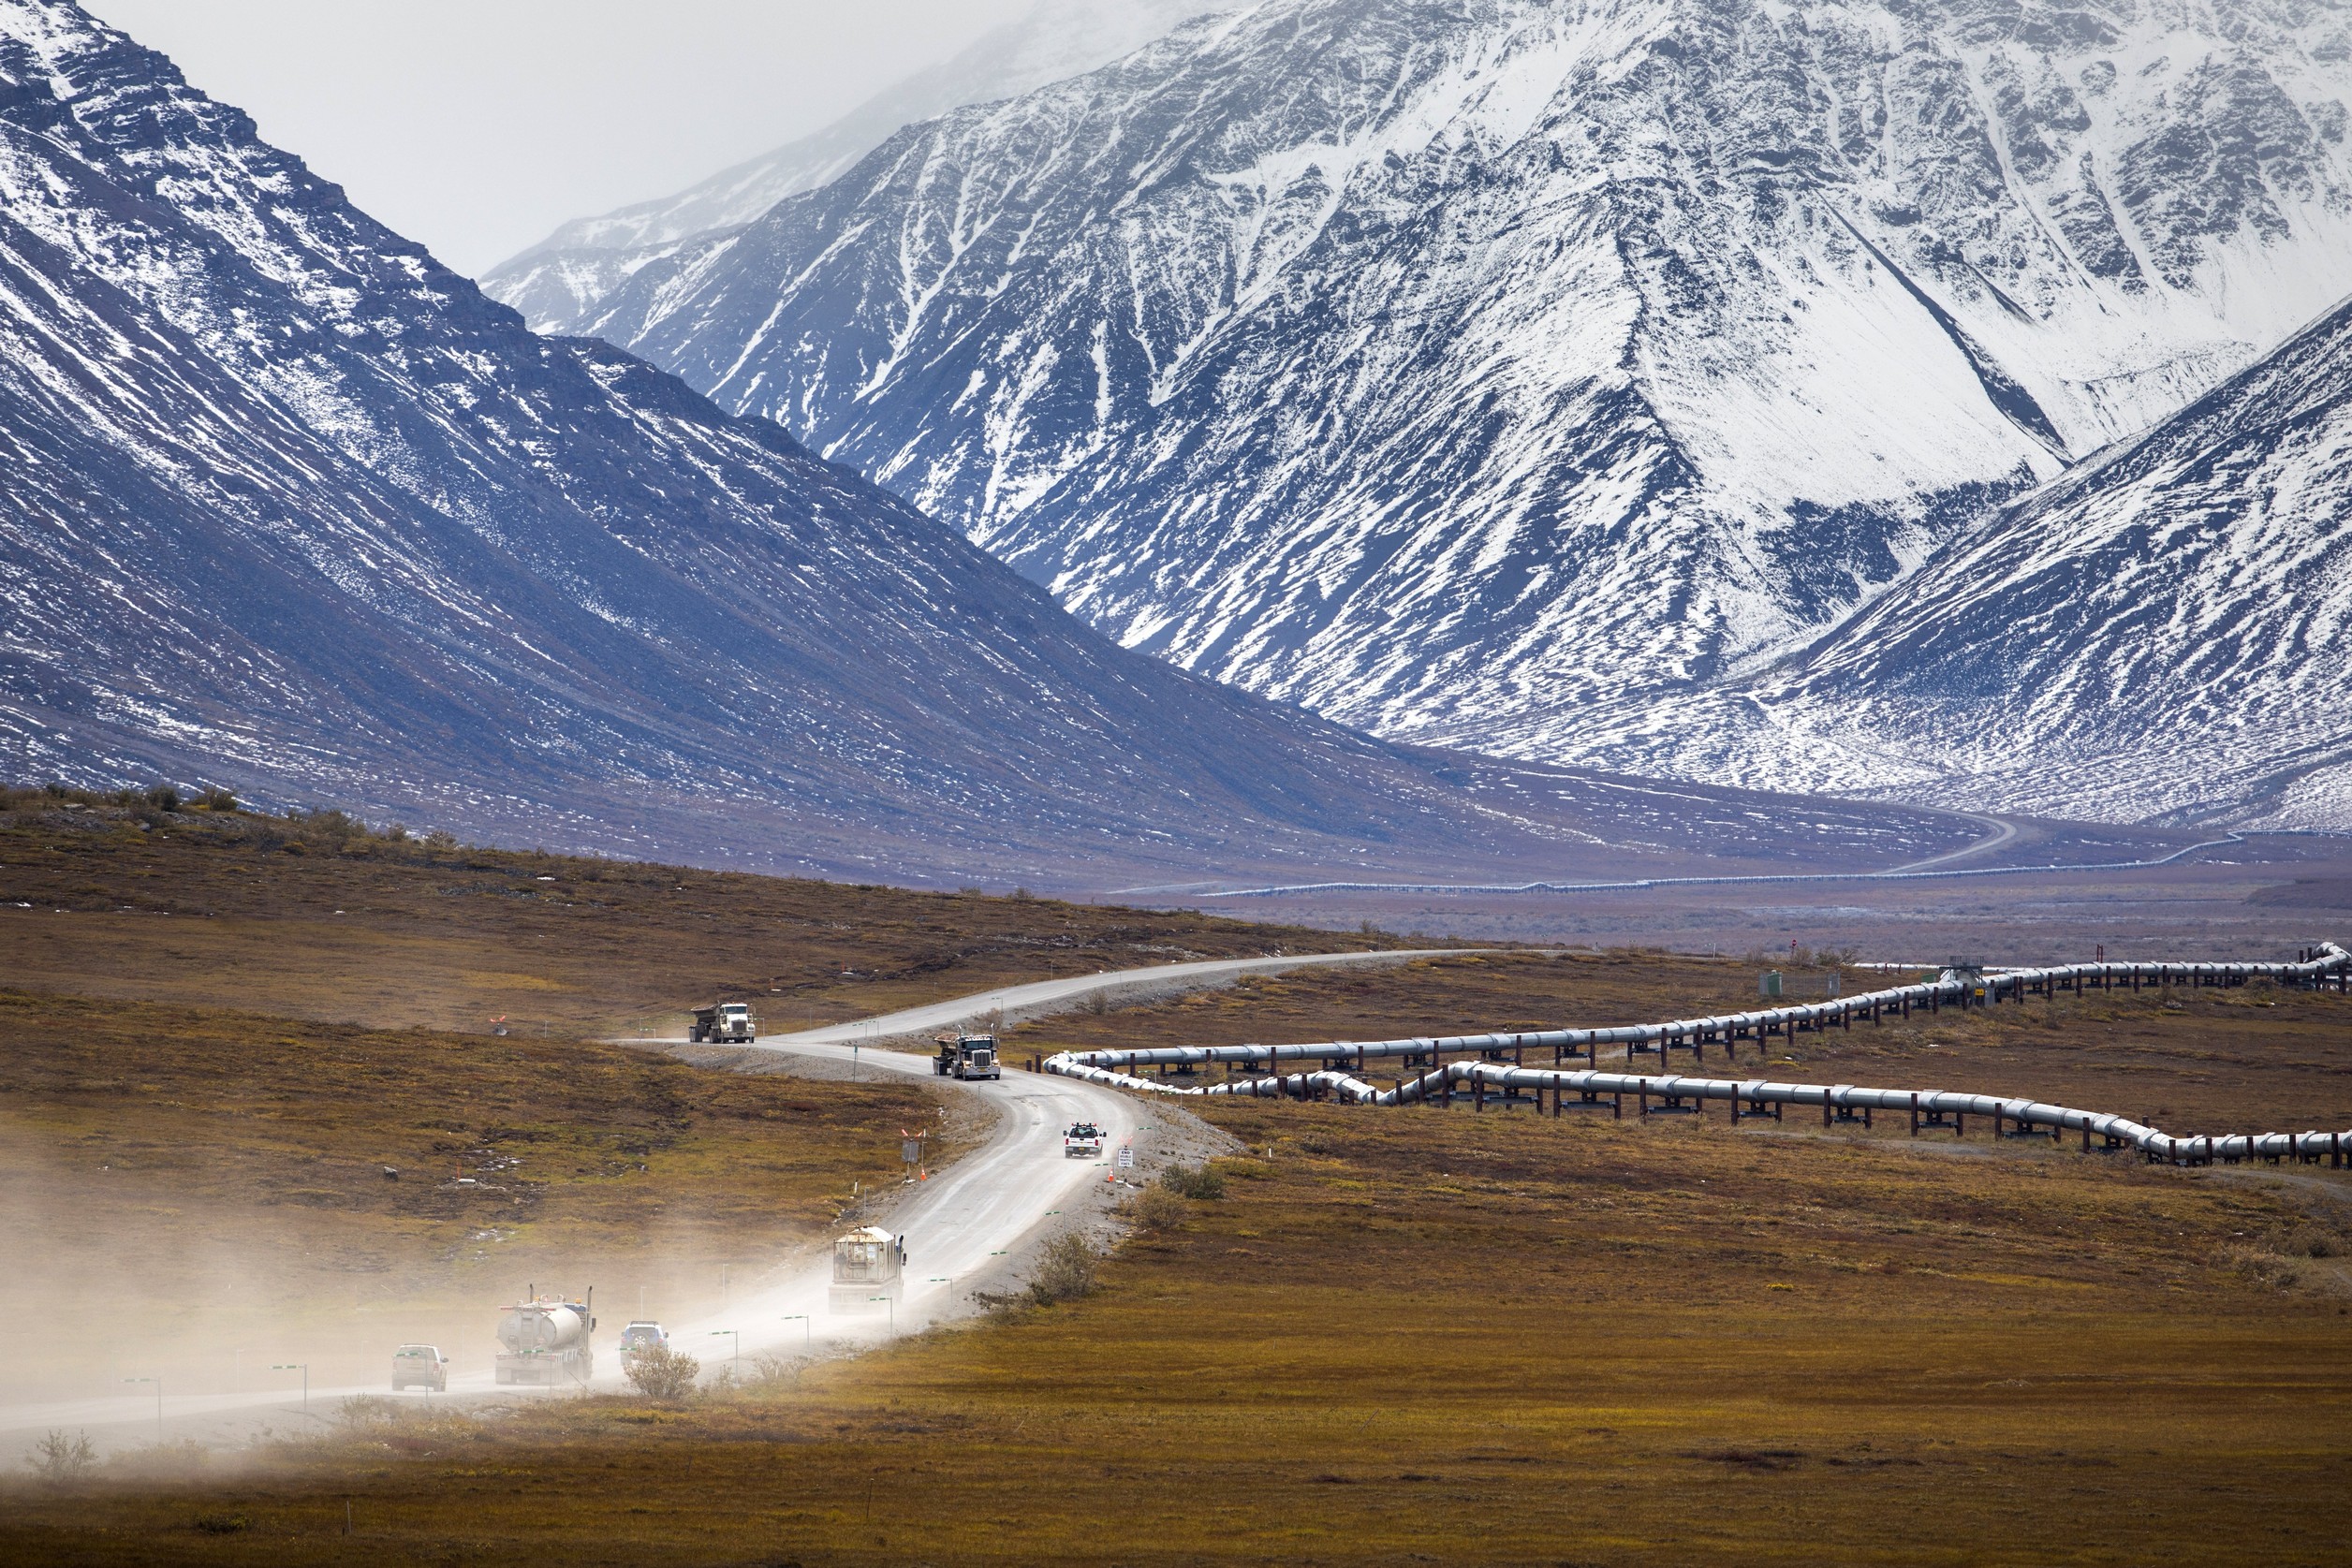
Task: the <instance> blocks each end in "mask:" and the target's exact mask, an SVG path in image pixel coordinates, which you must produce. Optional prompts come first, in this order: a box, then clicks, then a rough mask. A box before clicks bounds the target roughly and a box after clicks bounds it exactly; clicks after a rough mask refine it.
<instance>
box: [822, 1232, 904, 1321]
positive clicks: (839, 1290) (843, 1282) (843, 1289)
mask: <svg viewBox="0 0 2352 1568" xmlns="http://www.w3.org/2000/svg"><path fill="white" fill-rule="evenodd" d="M905 1273H906V1238H904V1237H903V1236H892V1235H891V1234H890V1233H889V1231H887V1230H883V1229H880V1228H878V1227H877V1226H874V1225H866V1226H864V1227H863V1228H861V1229H859V1230H853V1231H851V1232H850V1233H849V1234H848V1235H846V1236H843V1237H840V1238H836V1239H835V1240H834V1242H833V1288H832V1293H831V1298H830V1299H829V1301H828V1302H827V1305H829V1306H830V1307H831V1309H832V1310H833V1311H834V1312H875V1311H877V1310H878V1306H879V1303H878V1301H877V1298H878V1297H889V1298H892V1299H895V1298H897V1297H898V1296H899V1294H900V1293H901V1291H903V1290H904V1288H905V1287H904V1282H903V1281H904V1275H905Z"/></svg>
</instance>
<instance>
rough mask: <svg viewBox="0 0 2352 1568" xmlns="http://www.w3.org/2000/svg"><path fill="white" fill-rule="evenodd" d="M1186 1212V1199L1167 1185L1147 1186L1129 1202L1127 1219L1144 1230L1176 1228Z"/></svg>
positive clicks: (1181, 1222) (1182, 1221)
mask: <svg viewBox="0 0 2352 1568" xmlns="http://www.w3.org/2000/svg"><path fill="white" fill-rule="evenodd" d="M1185 1213H1186V1210H1185V1208H1184V1200H1183V1198H1182V1197H1181V1196H1179V1195H1178V1194H1176V1193H1175V1191H1174V1190H1172V1189H1171V1188H1169V1187H1166V1186H1158V1187H1146V1188H1144V1189H1143V1190H1142V1191H1141V1192H1139V1193H1138V1194H1135V1196H1134V1198H1133V1199H1131V1200H1130V1201H1129V1202H1128V1204H1127V1219H1128V1220H1129V1222H1130V1223H1132V1224H1134V1226H1135V1228H1136V1229H1138V1230H1142V1231H1161V1230H1174V1229H1175V1228H1176V1227H1177V1226H1178V1225H1181V1224H1183V1223H1184V1218H1185Z"/></svg>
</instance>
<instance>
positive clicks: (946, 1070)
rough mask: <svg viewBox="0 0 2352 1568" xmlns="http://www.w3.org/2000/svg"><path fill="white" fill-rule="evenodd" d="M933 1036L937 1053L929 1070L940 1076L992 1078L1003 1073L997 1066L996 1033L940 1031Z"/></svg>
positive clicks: (1001, 1075)
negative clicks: (943, 1032) (946, 1032)
mask: <svg viewBox="0 0 2352 1568" xmlns="http://www.w3.org/2000/svg"><path fill="white" fill-rule="evenodd" d="M935 1038H936V1040H937V1042H938V1046H939V1054H938V1055H937V1056H935V1057H933V1059H932V1062H931V1070H932V1071H933V1072H934V1073H936V1074H938V1075H939V1076H940V1077H943V1078H945V1077H958V1078H994V1077H1003V1076H1004V1074H1003V1073H1002V1072H1001V1071H1000V1070H999V1069H998V1067H997V1065H996V1036H995V1035H993V1034H941V1035H937V1036H935Z"/></svg>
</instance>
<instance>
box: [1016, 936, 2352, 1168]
mask: <svg viewBox="0 0 2352 1568" xmlns="http://www.w3.org/2000/svg"><path fill="white" fill-rule="evenodd" d="M2256 979H2269V980H2272V981H2275V982H2278V983H2280V984H2285V985H2294V986H2305V987H2310V988H2314V989H2317V988H2321V987H2325V986H2328V985H2330V984H2332V985H2334V986H2335V987H2336V988H2337V989H2340V990H2352V952H2346V951H2345V949H2344V948H2342V947H2340V946H2338V945H2335V944H2334V943H2325V944H2322V945H2320V946H2319V947H2317V948H2316V949H2314V950H2312V951H2309V952H2307V953H2305V954H2303V955H2302V956H2301V957H2300V958H2298V959H2297V960H2296V961H2294V962H2292V963H2259V962H2227V963H2198V962H2180V963H2172V962H2166V963H2090V964H2064V965H2059V966H2056V967H2052V968H2045V969H2011V970H2003V971H2000V972H1997V973H1994V974H1987V975H1970V974H1963V973H1959V972H1954V971H1947V972H1945V973H1944V974H1943V975H1940V976H1939V977H1938V978H1936V979H1934V980H1931V981H1924V982H1920V983H1918V984H1916V985H1909V986H1895V987H1891V988H1889V989H1885V990H1877V991H1866V992H1861V993H1859V994H1857V995H1854V996H1850V997H1836V998H1831V999H1830V1000H1827V1001H1823V1002H1818V1003H1803V1004H1797V1005H1793V1006H1786V1007H1774V1008H1766V1009H1762V1010H1759V1011H1756V1012H1745V1013H1727V1014H1720V1015H1717V1016H1714V1017H1710V1018H1678V1019H1674V1020H1671V1021H1669V1022H1666V1023H1653V1024H1626V1025H1619V1026H1615V1027H1610V1028H1601V1029H1560V1030H1542V1031H1534V1032H1524V1033H1489V1034H1457V1035H1447V1036H1442V1037H1441V1036H1426V1035H1424V1036H1416V1037H1414V1038H1410V1039H1399V1040H1379V1041H1363V1040H1356V1041H1349V1040H1330V1041H1323V1042H1320V1043H1317V1044H1311V1045H1291V1046H1259V1045H1242V1046H1169V1047H1157V1048H1146V1049H1139V1050H1105V1051H1082V1052H1073V1051H1065V1052H1062V1053H1060V1054H1058V1055H1055V1056H1052V1057H1050V1058H1047V1059H1045V1060H1044V1061H1042V1062H1038V1063H1036V1065H1037V1066H1038V1068H1039V1069H1040V1070H1042V1071H1045V1072H1049V1073H1054V1074H1058V1075H1060V1076H1063V1077H1076V1078H1083V1079H1086V1080H1088V1081H1090V1082H1095V1083H1101V1084H1106V1085H1110V1086H1111V1087H1114V1088H1120V1089H1133V1090H1139V1091H1142V1092H1147V1093H1157V1094H1198V1095H1216V1094H1227V1095H1231V1094H1240V1095H1248V1096H1252V1097H1281V1098H1300V1099H1305V1098H1323V1097H1332V1098H1337V1099H1339V1100H1342V1101H1345V1102H1348V1103H1352V1104H1360V1105H1370V1106H1404V1105H1411V1104H1415V1103H1417V1102H1427V1101H1429V1100H1432V1099H1434V1098H1436V1097H1438V1096H1440V1095H1443V1096H1444V1097H1445V1098H1446V1099H1447V1101H1448V1103H1450V1101H1451V1099H1452V1097H1453V1094H1454V1093H1455V1092H1456V1088H1457V1086H1464V1087H1466V1088H1467V1090H1468V1091H1469V1092H1470V1093H1471V1095H1472V1096H1473V1099H1474V1101H1475V1102H1476V1103H1477V1105H1478V1106H1480V1107H1481V1108H1483V1106H1484V1102H1485V1095H1486V1093H1487V1092H1488V1090H1489V1089H1490V1088H1491V1089H1493V1090H1495V1091H1498V1092H1501V1093H1502V1094H1503V1095H1504V1096H1505V1097H1506V1099H1507V1100H1511V1099H1517V1098H1518V1097H1519V1096H1520V1094H1521V1092H1523V1091H1528V1090H1533V1091H1534V1092H1535V1093H1536V1107H1537V1108H1538V1109H1539V1110H1540V1109H1541V1107H1542V1100H1543V1095H1544V1094H1545V1093H1546V1092H1549V1093H1550V1094H1551V1097H1552V1101H1551V1103H1552V1114H1553V1115H1554V1116H1557V1115H1559V1114H1560V1113H1561V1111H1562V1109H1563V1108H1564V1107H1565V1106H1566V1095H1567V1094H1568V1093H1571V1092H1573V1093H1575V1094H1576V1095H1577V1096H1578V1100H1577V1103H1578V1104H1580V1105H1595V1104H1598V1103H1600V1098H1601V1096H1604V1095H1606V1096H1609V1097H1610V1104H1611V1107H1612V1109H1614V1110H1615V1111H1616V1112H1617V1113H1618V1114H1621V1115H1622V1114H1623V1108H1624V1096H1626V1095H1633V1096H1636V1097H1637V1098H1638V1100H1639V1103H1640V1108H1641V1109H1642V1111H1643V1112H1644V1113H1647V1112H1648V1111H1649V1109H1650V1104H1649V1102H1650V1101H1651V1100H1652V1099H1656V1100H1658V1101H1659V1102H1661V1108H1665V1109H1672V1110H1689V1109H1694V1108H1698V1107H1699V1106H1704V1105H1706V1104H1707V1103H1709V1102H1711V1101H1724V1102H1727V1103H1728V1104H1729V1106H1730V1107H1731V1110H1732V1115H1733V1119H1734V1120H1735V1121H1737V1120H1738V1119H1739V1117H1740V1116H1741V1115H1742V1113H1743V1112H1744V1113H1745V1114H1750V1115H1756V1114H1762V1115H1771V1116H1774V1117H1778V1116H1779V1115H1781V1114H1783V1112H1784V1111H1785V1109H1786V1107H1787V1106H1819V1107H1820V1108H1821V1111H1822V1119H1823V1121H1825V1122H1829V1121H1834V1120H1841V1119H1842V1120H1846V1121H1852V1120H1856V1119H1857V1118H1858V1117H1859V1118H1860V1119H1861V1120H1864V1121H1867V1120H1868V1119H1869V1118H1870V1117H1871V1116H1872V1115H1873V1114H1874V1113H1875V1112H1878V1111H1882V1110H1884V1111H1889V1112H1904V1113H1907V1114H1908V1115H1909V1116H1910V1118H1911V1123H1912V1129H1913V1131H1915V1132H1917V1131H1918V1130H1919V1129H1920V1128H1921V1127H1922V1126H1929V1127H1942V1126H1956V1127H1959V1128H1964V1127H1965V1125H1966V1122H1965V1119H1966V1118H1967V1117H1970V1116H1977V1117H1987V1118H1991V1119H1992V1121H1993V1124H1994V1131H1995V1132H1996V1133H1998V1132H2000V1131H2002V1130H2003V1129H2004V1128H2006V1127H2012V1126H2013V1127H2014V1128H2015V1129H2016V1130H2017V1131H2018V1132H2021V1133H2023V1132H2038V1131H2046V1132H2048V1133H2049V1134H2050V1135H2051V1136H2053V1137H2055V1136H2064V1135H2065V1133H2068V1132H2076V1133H2079V1134H2080V1136H2081V1139H2082V1146H2083V1148H2085V1149H2086V1150H2087V1149H2089V1148H2090V1147H2091V1140H2092V1139H2093V1138H2094V1137H2096V1138H2098V1139H2100V1140H2101V1146H2102V1148H2105V1149H2126V1148H2128V1149H2135V1150H2139V1152H2141V1153H2142V1154H2144V1155H2146V1156H2147V1158H2148V1159H2150V1160H2151V1161H2158V1162H2169V1163H2173V1164H2182V1165H2209V1164H2211V1163H2212V1162H2213V1161H2215V1160H2222V1161H2227V1162H2235V1161H2238V1160H2242V1159H2271V1160H2277V1159H2295V1160H2306V1161H2308V1160H2317V1159H2320V1158H2322V1157H2325V1158H2327V1159H2328V1160H2329V1162H2330V1165H2335V1166H2338V1167H2341V1166H2343V1165H2344V1164H2345V1160H2346V1158H2347V1157H2348V1156H2352V1132H2345V1133H2332V1132H2329V1133H2323V1132H2304V1133H2242V1134H2231V1135H2228V1136H2194V1137H2185V1136H2177V1135H2173V1134H2168V1133H2164V1132H2160V1131H2158V1130H2157V1129H2155V1128H2154V1127H2150V1126H2146V1125H2144V1124H2142V1123H2140V1122H2137V1121H2131V1120H2129V1119H2128V1118H2125V1117H2121V1116H2116V1115H2112V1114H2109V1113H2107V1112H2102V1111H2088V1110H2080V1109H2077V1108H2075V1107H2073V1106H2053V1105H2046V1104H2044V1103H2042V1102H2040V1101H2037V1100H2032V1099H2023V1098H2016V1097H2007V1096H2001V1095H1988V1094H1965V1093H1957V1092H1950V1091H1946V1090H1914V1089H1871V1088H1865V1087H1862V1086H1860V1085H1855V1084H1834V1085H1824V1084H1802V1083H1775V1082H1771V1081H1770V1080H1767V1079H1762V1078H1744V1079H1741V1078H1704V1077H1683V1076H1680V1075H1675V1074H1656V1075H1651V1074H1636V1073H1604V1072H1601V1071H1599V1069H1598V1067H1597V1065H1596V1064H1595V1063H1596V1062H1597V1056H1598V1051H1599V1048H1600V1047H1602V1046H1604V1045H1608V1046H1617V1045H1623V1046H1624V1047H1625V1048H1626V1049H1627V1051H1628V1053H1629V1054H1630V1053H1633V1052H1638V1051H1644V1050H1650V1049H1654V1050H1656V1051H1657V1052H1658V1056H1659V1060H1660V1062H1661V1063H1663V1062H1665V1061H1666V1060H1667V1052H1668V1050H1670V1049H1672V1048H1675V1047H1678V1046H1681V1047H1686V1048H1690V1049H1691V1050H1692V1051H1693V1052H1694V1053H1695V1054H1699V1055H1702V1056H1703V1053H1704V1050H1705V1048H1706V1046H1707V1045H1709V1044H1711V1043H1714V1044H1720V1045H1722V1046H1723V1047H1724V1048H1725V1050H1726V1053H1727V1054H1729V1053H1730V1051H1731V1048H1732V1046H1733V1045H1734V1043H1735V1042H1737V1041H1739V1040H1742V1039H1752V1040H1755V1041H1757V1042H1758V1043H1759V1044H1760V1043H1761V1042H1762V1041H1763V1040H1764V1039H1766V1038H1767V1037H1769V1036H1770V1035H1771V1033H1774V1032H1775V1031H1777V1032H1779V1033H1781V1034H1782V1035H1783V1037H1784V1038H1793V1037H1794V1035H1795V1033H1798V1032H1800V1031H1806V1030H1817V1029H1824V1028H1830V1027H1846V1028H1850V1027H1851V1026H1852V1022H1853V1020H1854V1019H1855V1018H1867V1019H1869V1020H1871V1021H1873V1022H1875V1021H1877V1020H1878V1019H1880V1018H1884V1017H1885V1016H1886V1015H1887V1014H1888V1013H1889V1012H1894V1013H1897V1014H1899V1015H1900V1016H1904V1017H1907V1016H1909V1015H1910V1014H1911V1013H1912V1012H1914V1011H1918V1010H1922V1009H1924V1010H1928V1011H1940V1010H1941V1008H1943V1007H1944V1006H1946V1005H1954V1006H1960V1007H1968V1006H1977V1005H1995V1004H1999V1003H2000V1002H2002V1001H2005V1000H2006V1001H2011V1002H2022V1001H2024V1000H2025V998H2026V997H2027V996H2029V995H2032V994H2035V993H2036V992H2038V993H2039V994H2040V995H2042V996H2044V997H2054V996H2056V995H2058V994H2059V993H2060V992H2061V991H2062V990H2071V991H2072V992H2073V994H2075V995H2078V996H2079V995H2081V994H2082V993H2083V992H2084V991H2085V990H2086V989H2109V990H2112V989H2119V988H2121V987H2123V986H2124V985H2128V986H2129V987H2130V988H2131V989H2135V990H2138V989H2141V988H2142V987H2144V986H2147V985H2151V984H2154V985H2159V986H2173V985H2188V986H2238V985H2243V984H2245V983H2246V982H2247V981H2249V980H2256ZM1531 1049H1534V1050H1543V1049H1550V1050H1551V1051H1552V1052H1553V1053H1554V1054H1553V1065H1552V1066H1551V1067H1548V1068H1547V1067H1541V1066H1537V1067H1529V1066H1527V1065H1526V1064H1525V1054H1526V1052H1527V1051H1528V1050H1531ZM1466 1052H1476V1053H1477V1054H1478V1055H1479V1056H1480V1057H1481V1058H1484V1060H1480V1061H1476V1062H1446V1061H1445V1060H1444V1058H1445V1057H1446V1056H1448V1055H1451V1054H1459V1053H1466ZM1505 1052H1508V1053H1510V1055H1511V1057H1512V1060H1511V1061H1509V1062H1504V1061H1502V1060H1500V1058H1501V1057H1502V1055H1503V1054H1504V1053H1505ZM1570 1053H1576V1054H1580V1055H1583V1056H1584V1057H1585V1059H1586V1062H1587V1063H1588V1064H1587V1065H1586V1066H1585V1067H1582V1068H1576V1069H1569V1068H1566V1067H1565V1066H1564V1065H1563V1063H1564V1062H1565V1061H1566V1057H1567V1056H1568V1055H1569V1054H1570ZM1396 1058H1404V1059H1405V1060H1406V1062H1408V1064H1411V1065H1417V1066H1423V1065H1425V1066H1427V1067H1428V1069H1429V1070H1428V1071H1426V1072H1424V1073H1422V1074H1421V1075H1419V1077H1414V1078H1411V1079H1408V1080H1404V1081H1402V1082H1400V1083H1398V1084H1397V1085H1396V1086H1394V1087H1393V1088H1389V1089H1381V1088H1379V1087H1378V1086H1377V1085H1375V1084H1374V1083H1372V1082H1370V1081H1369V1080H1367V1079H1366V1078H1365V1077H1362V1073H1363V1069H1364V1067H1365V1065H1366V1064H1367V1063H1368V1062H1372V1061H1374V1060H1375V1059H1377V1060H1383V1061H1386V1060H1393V1059H1396ZM1281 1062H1301V1063H1305V1062H1318V1063H1322V1064H1323V1065H1321V1066H1320V1067H1318V1068H1316V1070H1313V1071H1307V1072H1301V1073H1295V1074H1290V1075H1287V1076H1275V1077H1258V1078H1250V1079H1243V1080H1238V1081H1235V1082H1231V1083H1221V1084H1208V1085H1189V1084H1170V1083H1168V1082H1167V1081H1166V1080H1165V1079H1157V1080H1155V1079H1152V1078H1146V1077H1138V1076H1136V1075H1135V1074H1134V1073H1133V1072H1131V1071H1125V1070H1124V1069H1132V1068H1136V1067H1152V1066H1157V1067H1162V1068H1166V1067H1170V1066H1174V1067H1179V1068H1183V1069H1189V1068H1192V1067H1195V1066H1199V1065H1208V1064H1216V1063H1224V1064H1228V1065H1233V1066H1242V1067H1248V1068H1256V1067H1257V1066H1258V1065H1259V1064H1261V1063H1262V1064H1263V1065H1264V1066H1265V1067H1266V1068H1268V1069H1270V1070H1271V1069H1272V1068H1273V1067H1275V1066H1277V1065H1278V1064H1280V1063H1281ZM1332 1062H1345V1063H1349V1064H1352V1065H1353V1066H1354V1067H1355V1069H1356V1071H1355V1072H1353V1073H1350V1072H1347V1071H1345V1070H1344V1069H1342V1068H1335V1067H1332V1066H1330V1063H1332ZM1923 1118H1924V1119H1925V1120H1924V1121H1922V1119H1923Z"/></svg>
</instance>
